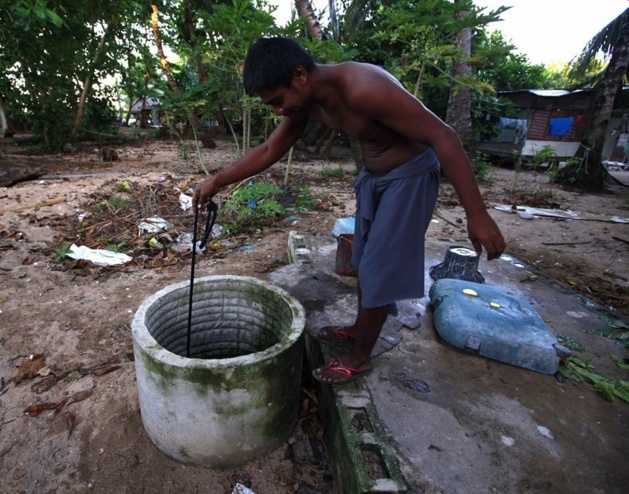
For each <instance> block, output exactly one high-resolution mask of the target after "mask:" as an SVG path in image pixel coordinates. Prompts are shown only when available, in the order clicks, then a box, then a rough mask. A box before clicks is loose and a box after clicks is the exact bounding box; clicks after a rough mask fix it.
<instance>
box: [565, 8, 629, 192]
mask: <svg viewBox="0 0 629 494" xmlns="http://www.w3.org/2000/svg"><path fill="white" fill-rule="evenodd" d="M628 66H629V15H625V17H624V20H623V23H622V28H621V32H620V36H619V37H618V41H617V42H616V43H614V47H613V50H612V56H611V59H610V61H609V65H608V66H607V68H606V69H605V74H604V75H603V79H602V81H601V83H600V85H599V86H598V88H597V91H596V98H595V100H594V109H593V113H592V116H591V118H590V119H589V121H588V123H587V127H586V130H585V134H584V138H583V140H582V141H581V146H580V147H579V151H578V152H577V154H576V157H577V158H579V159H580V164H579V165H578V166H566V167H564V168H562V169H561V170H560V172H559V175H558V177H557V182H559V183H564V184H569V185H572V186H574V187H578V188H580V189H584V190H587V191H602V190H604V188H605V180H604V179H605V174H604V173H603V165H602V163H601V161H602V160H601V155H602V152H603V145H604V144H605V135H606V132H607V127H608V126H609V119H610V117H611V114H612V110H613V108H614V99H615V98H616V93H617V92H618V88H619V87H620V85H621V84H622V81H623V78H624V76H625V74H626V73H627V67H628Z"/></svg>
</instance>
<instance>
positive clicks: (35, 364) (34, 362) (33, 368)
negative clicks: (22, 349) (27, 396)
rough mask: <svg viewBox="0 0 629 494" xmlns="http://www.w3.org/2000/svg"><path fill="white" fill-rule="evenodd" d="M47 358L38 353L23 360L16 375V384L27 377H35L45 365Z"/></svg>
mask: <svg viewBox="0 0 629 494" xmlns="http://www.w3.org/2000/svg"><path fill="white" fill-rule="evenodd" d="M45 363H46V359H45V358H44V356H43V355H42V354H40V353H38V354H36V355H30V356H29V357H27V358H25V359H24V360H23V361H22V364H21V365H20V367H19V369H18V370H17V374H16V375H15V379H14V382H15V384H16V385H18V384H20V383H21V382H22V381H25V380H27V379H33V378H34V377H35V376H36V375H37V372H38V371H39V370H40V369H42V368H43V367H44V365H45Z"/></svg>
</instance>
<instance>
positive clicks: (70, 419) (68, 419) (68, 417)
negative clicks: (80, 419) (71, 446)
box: [63, 412, 76, 439]
mask: <svg viewBox="0 0 629 494" xmlns="http://www.w3.org/2000/svg"><path fill="white" fill-rule="evenodd" d="M63 421H64V423H65V425H66V429H68V439H70V435H71V434H72V431H73V430H74V424H75V422H76V417H75V416H74V414H73V413H71V412H66V413H65V414H64V415H63Z"/></svg>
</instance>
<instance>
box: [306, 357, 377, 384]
mask: <svg viewBox="0 0 629 494" xmlns="http://www.w3.org/2000/svg"><path fill="white" fill-rule="evenodd" d="M325 369H329V370H331V371H332V372H334V373H336V374H337V375H340V376H344V377H346V379H344V380H342V381H327V380H325V379H324V378H322V377H321V376H320V375H319V373H318V372H317V371H318V370H325ZM371 369H372V368H371V365H370V366H369V368H368V369H365V370H364V371H361V370H358V369H353V368H351V367H348V366H346V365H344V364H343V362H341V361H340V360H339V359H337V358H335V359H332V360H330V361H329V362H328V363H327V364H325V365H322V366H321V367H317V368H316V369H314V370H313V371H312V377H314V378H315V379H316V380H317V381H319V382H322V383H323V384H347V383H349V382H352V381H353V380H354V379H357V378H359V377H361V376H365V375H367V374H369V373H370V372H371Z"/></svg>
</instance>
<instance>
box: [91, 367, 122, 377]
mask: <svg viewBox="0 0 629 494" xmlns="http://www.w3.org/2000/svg"><path fill="white" fill-rule="evenodd" d="M118 369H120V366H119V365H112V366H111V367H105V368H104V369H103V368H101V369H94V370H93V371H92V374H94V375H95V376H99V377H100V376H104V375H105V374H109V373H110V372H113V371H115V370H118Z"/></svg>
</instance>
